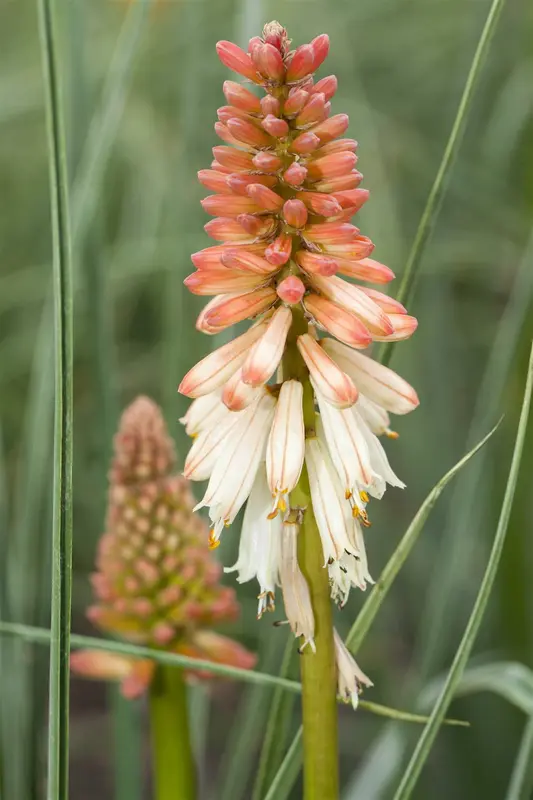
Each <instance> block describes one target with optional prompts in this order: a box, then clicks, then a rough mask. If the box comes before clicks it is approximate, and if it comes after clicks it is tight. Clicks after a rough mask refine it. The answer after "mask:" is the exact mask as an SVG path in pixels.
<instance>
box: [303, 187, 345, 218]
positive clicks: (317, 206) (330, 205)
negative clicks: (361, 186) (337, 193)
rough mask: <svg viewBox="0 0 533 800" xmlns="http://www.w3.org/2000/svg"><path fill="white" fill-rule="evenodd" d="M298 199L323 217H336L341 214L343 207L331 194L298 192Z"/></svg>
mask: <svg viewBox="0 0 533 800" xmlns="http://www.w3.org/2000/svg"><path fill="white" fill-rule="evenodd" d="M297 196H298V198H299V199H300V200H302V202H304V203H305V205H306V206H307V208H309V209H310V210H311V211H312V212H313V213H314V214H319V215H320V216H321V217H334V216H335V214H340V213H341V211H342V206H341V205H340V203H339V202H338V200H336V198H335V197H334V196H333V195H331V194H317V193H316V192H298V195H297Z"/></svg>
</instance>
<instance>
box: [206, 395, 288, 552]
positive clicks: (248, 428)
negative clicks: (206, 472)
mask: <svg viewBox="0 0 533 800" xmlns="http://www.w3.org/2000/svg"><path fill="white" fill-rule="evenodd" d="M275 405H276V401H275V400H274V398H273V397H272V395H271V394H270V393H269V392H268V391H267V390H264V393H263V394H262V396H261V397H260V398H259V399H258V400H257V401H256V402H255V403H253V404H252V405H251V406H248V408H246V409H244V411H240V412H233V413H238V414H239V420H238V423H237V425H236V426H235V427H233V428H232V430H231V436H227V437H226V438H225V441H224V447H223V449H222V452H221V453H220V456H219V457H218V458H217V461H216V464H215V466H214V468H213V472H212V473H211V478H210V479H209V484H208V486H207V490H206V493H205V495H204V497H203V499H202V500H201V502H200V503H198V505H197V506H196V508H195V511H196V510H197V509H198V508H203V507H204V506H207V507H208V508H209V516H210V518H211V522H212V530H211V544H212V546H214V547H216V544H217V542H218V540H219V539H220V534H221V532H222V529H223V527H224V526H227V525H230V524H231V523H232V522H233V520H234V519H235V517H236V516H237V514H238V513H239V510H240V509H241V508H242V506H243V504H244V503H245V501H246V499H247V498H248V495H249V494H250V491H251V489H252V486H253V483H254V480H255V476H256V473H257V469H258V467H259V463H260V461H261V459H262V458H263V457H264V453H265V446H266V439H267V436H268V433H269V430H270V425H271V422H272V418H273V416H274V408H275Z"/></svg>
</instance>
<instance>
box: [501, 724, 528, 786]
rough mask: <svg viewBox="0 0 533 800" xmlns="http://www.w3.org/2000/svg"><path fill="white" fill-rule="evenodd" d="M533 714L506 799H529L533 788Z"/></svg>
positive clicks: (525, 732) (519, 751) (524, 734)
mask: <svg viewBox="0 0 533 800" xmlns="http://www.w3.org/2000/svg"><path fill="white" fill-rule="evenodd" d="M532 764H533V716H530V717H529V719H528V721H527V723H526V727H525V728H524V733H523V734H522V741H521V742H520V748H519V750H518V754H517V756H516V761H515V763H514V767H513V772H512V775H511V781H510V783H509V788H508V790H507V794H506V795H505V800H527V798H529V797H531V789H532V788H533V768H532Z"/></svg>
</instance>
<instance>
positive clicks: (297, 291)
mask: <svg viewBox="0 0 533 800" xmlns="http://www.w3.org/2000/svg"><path fill="white" fill-rule="evenodd" d="M276 291H277V293H278V297H279V298H280V299H281V300H283V302H284V303H288V304H289V305H290V306H294V305H296V304H297V303H299V302H300V300H301V299H302V297H303V296H304V294H305V285H304V283H303V281H302V280H301V278H298V277H297V276H296V275H289V276H288V277H287V278H284V279H283V280H282V281H281V283H278V286H277V290H276Z"/></svg>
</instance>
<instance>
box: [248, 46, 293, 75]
mask: <svg viewBox="0 0 533 800" xmlns="http://www.w3.org/2000/svg"><path fill="white" fill-rule="evenodd" d="M251 56H252V61H253V62H254V65H255V66H256V68H257V70H258V71H259V72H260V73H261V74H262V75H264V76H265V77H266V78H269V79H270V80H271V81H276V82H280V81H281V80H282V79H283V77H284V76H285V65H284V64H283V59H282V57H281V53H280V52H279V50H278V49H277V48H276V47H274V46H273V45H271V44H266V43H262V44H257V45H254V46H253V47H252V50H251Z"/></svg>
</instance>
